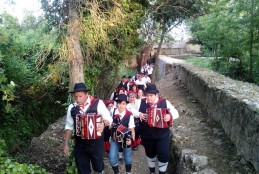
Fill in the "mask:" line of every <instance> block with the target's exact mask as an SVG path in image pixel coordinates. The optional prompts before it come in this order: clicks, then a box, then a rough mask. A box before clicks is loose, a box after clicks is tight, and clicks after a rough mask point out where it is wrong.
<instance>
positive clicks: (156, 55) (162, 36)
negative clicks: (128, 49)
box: [151, 26, 166, 83]
mask: <svg viewBox="0 0 259 174" xmlns="http://www.w3.org/2000/svg"><path fill="white" fill-rule="evenodd" d="M165 33H166V27H165V26H164V27H163V30H162V34H161V38H160V42H159V45H158V48H157V52H156V54H155V66H154V70H153V74H152V80H151V82H152V83H155V80H156V74H157V66H158V64H157V59H158V58H159V55H160V52H161V48H162V45H163V42H164V39H165Z"/></svg>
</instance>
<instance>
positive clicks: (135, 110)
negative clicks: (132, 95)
mask: <svg viewBox="0 0 259 174" xmlns="http://www.w3.org/2000/svg"><path fill="white" fill-rule="evenodd" d="M140 101H141V100H137V99H135V103H134V104H133V103H128V104H127V109H128V110H129V111H130V112H132V115H133V116H134V117H136V118H139V114H140V112H139V107H140V103H141V102H140Z"/></svg>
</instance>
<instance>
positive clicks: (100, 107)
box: [97, 100, 112, 126]
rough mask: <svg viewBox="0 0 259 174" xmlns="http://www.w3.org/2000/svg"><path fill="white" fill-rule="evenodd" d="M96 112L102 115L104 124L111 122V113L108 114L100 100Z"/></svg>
mask: <svg viewBox="0 0 259 174" xmlns="http://www.w3.org/2000/svg"><path fill="white" fill-rule="evenodd" d="M97 113H98V114H99V115H101V116H102V117H103V119H104V120H105V123H106V124H108V125H111V124H112V117H111V114H110V112H109V110H108V109H107V108H106V106H105V104H104V103H103V101H102V100H99V103H98V106H97ZM106 126H107V125H106Z"/></svg>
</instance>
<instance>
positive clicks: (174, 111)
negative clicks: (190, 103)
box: [166, 100, 179, 119]
mask: <svg viewBox="0 0 259 174" xmlns="http://www.w3.org/2000/svg"><path fill="white" fill-rule="evenodd" d="M166 106H167V109H169V111H170V113H171V114H172V117H173V119H177V118H178V117H179V113H178V111H177V110H176V109H175V107H174V106H173V105H172V104H171V102H169V101H168V100H166Z"/></svg>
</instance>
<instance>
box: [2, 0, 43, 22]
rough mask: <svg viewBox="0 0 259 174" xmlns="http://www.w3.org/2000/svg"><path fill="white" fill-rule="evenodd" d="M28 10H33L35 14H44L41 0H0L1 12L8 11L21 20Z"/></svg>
mask: <svg viewBox="0 0 259 174" xmlns="http://www.w3.org/2000/svg"><path fill="white" fill-rule="evenodd" d="M26 10H27V11H30V12H32V13H33V14H34V15H35V16H39V15H40V14H42V10H41V9H40V0H0V14H1V13H3V12H4V11H7V12H8V13H9V14H11V15H13V16H16V17H17V18H18V20H19V21H21V20H22V18H23V17H24V11H26Z"/></svg>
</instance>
